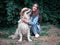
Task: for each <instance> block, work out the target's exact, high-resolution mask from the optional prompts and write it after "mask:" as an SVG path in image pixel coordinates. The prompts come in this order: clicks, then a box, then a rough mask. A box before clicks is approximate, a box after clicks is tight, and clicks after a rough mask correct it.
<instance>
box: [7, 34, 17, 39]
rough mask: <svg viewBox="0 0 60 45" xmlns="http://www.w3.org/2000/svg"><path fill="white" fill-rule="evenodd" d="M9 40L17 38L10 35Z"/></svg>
mask: <svg viewBox="0 0 60 45" xmlns="http://www.w3.org/2000/svg"><path fill="white" fill-rule="evenodd" d="M8 38H11V39H15V38H16V36H15V35H10V36H8Z"/></svg>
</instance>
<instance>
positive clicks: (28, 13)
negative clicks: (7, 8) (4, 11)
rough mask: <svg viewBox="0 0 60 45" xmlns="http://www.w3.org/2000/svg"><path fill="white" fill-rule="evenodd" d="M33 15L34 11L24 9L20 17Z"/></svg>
mask: <svg viewBox="0 0 60 45" xmlns="http://www.w3.org/2000/svg"><path fill="white" fill-rule="evenodd" d="M31 13H32V10H31V9H29V8H23V9H22V10H21V12H20V15H21V16H24V15H31Z"/></svg>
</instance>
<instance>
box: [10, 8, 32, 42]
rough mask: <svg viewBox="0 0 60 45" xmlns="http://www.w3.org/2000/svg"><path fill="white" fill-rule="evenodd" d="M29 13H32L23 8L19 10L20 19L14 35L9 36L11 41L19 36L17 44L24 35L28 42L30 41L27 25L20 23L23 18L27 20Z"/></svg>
mask: <svg viewBox="0 0 60 45" xmlns="http://www.w3.org/2000/svg"><path fill="white" fill-rule="evenodd" d="M31 12H32V11H31V9H29V8H23V9H22V10H21V12H20V15H21V16H20V17H21V19H20V20H19V21H18V28H17V29H16V32H15V34H14V35H11V36H10V37H12V39H14V38H16V37H17V36H18V35H19V36H20V39H19V40H18V42H22V37H23V35H26V36H27V39H28V41H32V40H31V39H30V27H29V25H28V24H26V23H24V22H23V21H22V19H23V18H24V19H27V20H29V19H30V15H31Z"/></svg>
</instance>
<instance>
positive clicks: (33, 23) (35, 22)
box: [29, 16, 38, 25]
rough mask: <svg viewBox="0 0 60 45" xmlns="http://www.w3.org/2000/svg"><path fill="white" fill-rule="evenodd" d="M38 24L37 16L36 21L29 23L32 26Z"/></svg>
mask: <svg viewBox="0 0 60 45" xmlns="http://www.w3.org/2000/svg"><path fill="white" fill-rule="evenodd" d="M37 23H38V16H36V17H35V18H34V19H33V21H29V24H30V25H35V24H37Z"/></svg>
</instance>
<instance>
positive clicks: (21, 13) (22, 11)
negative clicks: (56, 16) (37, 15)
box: [19, 8, 29, 16]
mask: <svg viewBox="0 0 60 45" xmlns="http://www.w3.org/2000/svg"><path fill="white" fill-rule="evenodd" d="M28 9H29V8H23V9H22V10H21V12H20V13H19V15H20V16H23V14H24V12H25V11H27V10H28Z"/></svg>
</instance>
